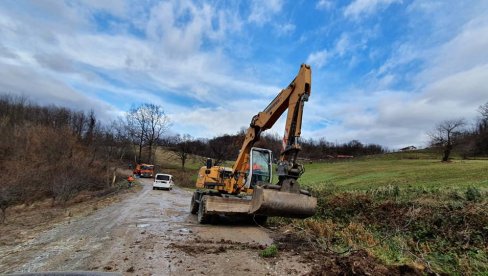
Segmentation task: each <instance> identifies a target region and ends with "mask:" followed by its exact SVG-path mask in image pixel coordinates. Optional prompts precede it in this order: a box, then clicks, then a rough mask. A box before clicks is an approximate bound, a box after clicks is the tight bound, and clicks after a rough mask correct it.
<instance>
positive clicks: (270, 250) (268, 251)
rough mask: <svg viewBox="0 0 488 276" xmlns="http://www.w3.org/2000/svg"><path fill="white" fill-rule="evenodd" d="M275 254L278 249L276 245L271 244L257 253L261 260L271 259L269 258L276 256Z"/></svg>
mask: <svg viewBox="0 0 488 276" xmlns="http://www.w3.org/2000/svg"><path fill="white" fill-rule="evenodd" d="M276 254H278V247H276V245H274V244H272V245H270V246H268V247H266V248H265V249H264V250H262V251H261V252H260V253H259V256H261V257H263V258H271V257H274V256H276Z"/></svg>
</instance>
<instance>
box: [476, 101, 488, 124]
mask: <svg viewBox="0 0 488 276" xmlns="http://www.w3.org/2000/svg"><path fill="white" fill-rule="evenodd" d="M478 111H479V113H480V114H481V119H484V120H486V121H488V102H486V103H484V104H482V105H480V107H479V108H478Z"/></svg>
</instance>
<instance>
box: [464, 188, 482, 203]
mask: <svg viewBox="0 0 488 276" xmlns="http://www.w3.org/2000/svg"><path fill="white" fill-rule="evenodd" d="M480 198H481V193H480V191H479V190H478V189H477V188H475V187H469V188H468V189H467V190H466V200H468V201H478V200H479V199H480Z"/></svg>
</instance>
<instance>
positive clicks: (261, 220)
mask: <svg viewBox="0 0 488 276" xmlns="http://www.w3.org/2000/svg"><path fill="white" fill-rule="evenodd" d="M251 220H252V222H253V223H256V224H257V225H261V226H263V225H265V224H266V222H267V221H268V217H267V216H261V215H252V216H251Z"/></svg>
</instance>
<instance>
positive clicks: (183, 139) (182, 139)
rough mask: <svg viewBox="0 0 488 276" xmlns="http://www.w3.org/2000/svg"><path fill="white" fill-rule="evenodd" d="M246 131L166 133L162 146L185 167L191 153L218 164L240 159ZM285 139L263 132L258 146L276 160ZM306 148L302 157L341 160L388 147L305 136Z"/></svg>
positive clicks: (303, 149)
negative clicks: (205, 134)
mask: <svg viewBox="0 0 488 276" xmlns="http://www.w3.org/2000/svg"><path fill="white" fill-rule="evenodd" d="M245 136H246V134H245V130H244V129H242V130H240V131H239V132H238V133H236V134H224V135H221V136H216V137H214V138H211V139H195V138H193V137H191V136H190V135H188V134H186V135H183V136H182V135H173V136H165V137H163V138H161V139H160V143H159V144H160V145H161V146H163V147H166V148H168V149H171V150H173V151H174V152H175V153H176V154H177V156H178V158H179V159H180V161H181V166H182V168H184V167H185V164H186V162H187V159H188V158H189V157H190V156H191V155H197V156H202V157H208V158H212V159H213V161H214V164H216V165H221V164H222V163H223V162H224V161H227V160H228V161H232V160H235V159H236V158H237V155H238V154H239V150H240V149H241V146H242V143H243V142H244V138H245ZM281 145H282V138H281V137H279V136H278V135H276V134H266V133H265V134H262V135H261V138H260V139H259V141H258V142H257V143H256V144H255V145H254V146H255V147H261V148H266V149H269V150H271V151H272V152H273V156H274V158H275V160H276V159H278V158H279V156H280V152H281V147H282V146H281ZM300 145H301V147H302V150H301V151H300V153H299V157H300V158H301V159H305V160H309V161H313V160H325V159H327V160H337V159H340V158H341V157H351V158H352V157H360V156H364V155H373V154H381V153H385V152H387V149H386V148H384V147H382V146H381V145H377V144H363V143H361V142H360V141H358V140H352V141H350V142H347V143H333V142H328V141H326V140H325V139H324V138H320V139H318V140H315V139H304V140H302V141H301V142H300Z"/></svg>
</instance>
